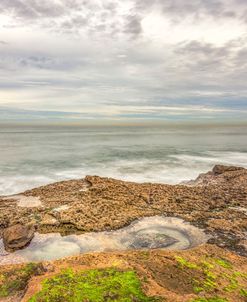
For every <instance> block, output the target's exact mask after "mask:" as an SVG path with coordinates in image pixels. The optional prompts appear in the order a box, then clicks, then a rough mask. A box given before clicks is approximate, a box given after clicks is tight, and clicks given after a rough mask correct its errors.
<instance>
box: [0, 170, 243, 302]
mask: <svg viewBox="0 0 247 302" xmlns="http://www.w3.org/2000/svg"><path fill="white" fill-rule="evenodd" d="M143 217H147V218H145V219H147V220H149V219H150V220H152V219H151V218H152V217H164V219H166V218H169V217H173V218H172V219H174V220H176V219H178V218H179V219H180V220H181V219H183V220H184V221H185V223H190V224H191V225H194V226H196V227H199V228H201V230H202V231H204V232H206V234H207V236H208V238H209V239H208V242H207V244H205V243H203V242H202V244H200V245H198V246H196V247H193V246H192V248H189V249H188V250H185V251H178V250H174V251H168V250H162V249H156V248H155V249H153V250H152V249H151V250H147V249H146V250H145V249H144V250H143V249H142V248H143V247H145V246H146V244H149V242H150V240H152V238H153V237H152V236H151V237H150V236H149V235H148V236H147V235H145V236H144V237H140V238H141V241H137V242H135V241H134V245H137V248H138V247H140V249H139V248H138V249H137V250H136V251H126V252H120V251H112V252H107V253H88V254H84V255H78V256H73V257H69V258H64V259H61V260H56V261H50V262H49V261H42V262H41V263H36V264H32V263H28V264H12V265H2V266H0V301H1V302H33V301H39V302H40V301H41V302H43V301H77V300H76V299H75V298H73V297H72V298H71V296H70V298H68V297H67V296H66V295H67V294H66V292H64V293H62V292H60V288H62V287H63V286H64V285H63V284H62V283H59V282H63V280H65V279H66V278H69V279H68V280H69V281H66V282H69V284H71V286H72V292H71V294H72V295H75V296H76V295H78V294H79V295H80V292H79V293H78V292H76V286H77V285H78V287H79V288H80V286H82V287H83V286H84V285H85V280H84V279H83V278H82V276H84V275H85V274H94V275H95V276H96V279H95V280H94V279H90V280H91V281H92V282H91V284H90V286H91V288H92V290H94V289H93V288H95V286H96V288H98V286H99V284H98V281H97V280H98V279H97V278H98V277H99V276H104V278H105V279H104V281H102V282H104V284H103V285H102V286H103V287H104V288H105V286H106V284H107V282H108V279H109V282H112V281H111V280H112V279H111V278H113V279H114V278H120V279H121V278H122V279H121V282H122V283H121V284H122V285H121V286H123V290H124V291H126V290H127V289H128V288H129V285H128V284H125V283H124V281H123V280H125V279H124V278H125V276H126V274H127V275H128V276H129V275H131V276H132V278H133V280H132V281H131V282H132V283H131V284H136V287H135V289H133V290H135V292H136V296H135V297H133V296H130V300H128V301H167V302H176V301H177V302H191V301H193V302H198V301H199V302H201V301H203V302H211V301H213V302H231V301H232V302H233V301H234V302H238V301H239V302H244V301H246V298H247V275H246V270H247V260H246V256H247V238H246V234H247V170H246V169H244V168H240V167H229V166H219V165H218V166H215V167H214V168H213V170H212V171H209V172H208V173H205V174H201V175H199V177H198V178H197V179H196V180H194V181H190V182H187V183H183V184H179V185H165V184H152V183H143V184H139V183H133V182H125V181H121V180H115V179H110V178H103V177H98V176H87V177H86V178H85V179H81V180H70V181H63V182H58V183H54V184H50V185H47V186H43V187H39V188H35V189H32V190H28V191H25V192H23V193H21V194H19V195H15V196H7V197H6V196H2V197H0V240H2V239H3V241H4V244H5V247H6V248H7V250H8V251H10V252H13V251H14V250H17V249H20V248H25V247H26V246H27V245H29V244H30V242H32V239H33V238H34V239H33V240H34V241H35V237H34V235H35V232H38V233H41V234H42V233H43V234H49V236H53V234H52V233H54V232H59V233H60V234H62V235H63V236H64V235H68V234H87V232H100V231H111V230H119V229H121V228H123V227H125V226H129V225H130V224H131V223H132V222H133V221H135V220H138V221H141V218H143ZM148 217H150V218H148ZM175 217H177V218H175ZM179 219H178V220H179ZM134 225H135V224H134ZM137 225H138V224H137ZM113 233H114V232H113ZM127 233H128V232H127ZM96 234H100V233H96ZM117 236H118V235H117ZM143 238H144V241H145V242H144V241H143V240H142V239H143ZM159 240H160V241H159V242H158V246H159V244H163V243H165V244H168V243H169V244H171V242H172V241H171V240H173V239H172V238H171V237H169V236H167V237H163V238H159ZM206 240H207V239H206ZM162 242H163V243H162ZM173 242H174V241H173ZM204 242H205V241H204ZM31 245H32V243H31V244H30V246H31ZM55 245H56V244H55ZM25 250H26V249H24V250H23V251H25ZM0 252H1V251H0ZM2 252H3V253H4V251H2ZM3 257H4V255H3ZM65 269H68V270H69V271H68V272H67V273H66V271H65ZM83 274H84V275H83ZM54 276H55V277H54ZM85 276H86V275H85ZM90 276H91V275H90ZM97 276H98V277H97ZM116 276H117V277H116ZM53 277H54V278H55V279H54V280H56V282H58V281H57V280H60V281H59V282H58V283H57V285H56V282H55V283H54V280H53V279H52V278H53ZM44 280H45V282H46V284H52V288H51V289H52V290H51V291H50V290H49V291H48V292H46V291H45V289H44V288H43V287H42V284H43V282H44ZM83 280H84V281H83ZM86 280H87V278H86ZM138 280H140V281H138ZM83 282H84V283H83ZM94 282H96V283H94ZM118 282H120V281H118ZM73 284H74V285H73ZM110 284H111V283H110ZM118 284H119V283H118ZM47 286H48V285H47ZM56 286H58V287H56ZM66 286H67V285H66ZM86 286H89V284H88V283H87V284H86ZM107 286H108V285H107ZM118 286H119V285H118ZM96 288H95V290H96ZM57 289H58V291H59V294H57V293H56V290H57ZM115 291H116V290H115V289H109V290H107V292H106V293H102V294H103V296H102V298H101V300H99V301H115V300H116V299H117V298H116V297H119V299H120V296H118V295H120V292H121V290H120V289H119V290H118V291H117V293H115ZM113 292H114V293H115V294H113ZM47 295H48V296H47ZM53 295H55V296H56V297H57V299H58V300H56V299H55V298H54V297H55V296H53ZM105 295H106V296H105ZM116 295H117V296H116ZM131 295H132V294H131ZM137 296H138V297H139V298H136V297H137ZM106 297H107V298H106ZM131 297H132V298H131ZM47 299H48V300H47ZM49 299H50V300H49ZM59 299H60V300H59ZM68 299H69V300H68ZM73 299H74V300H73ZM114 299H115V300H114ZM133 299H134V300H133ZM83 301H84V300H83ZM85 301H90V302H91V301H94V300H90V299H89V298H87V299H86V300H85ZM116 301H118V300H116ZM119 301H122V300H119Z"/></svg>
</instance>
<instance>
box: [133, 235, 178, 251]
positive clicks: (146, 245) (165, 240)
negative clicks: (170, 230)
mask: <svg viewBox="0 0 247 302" xmlns="http://www.w3.org/2000/svg"><path fill="white" fill-rule="evenodd" d="M176 242H178V240H177V239H176V238H173V237H170V236H168V235H165V234H135V238H134V240H133V242H131V244H130V246H129V247H130V248H132V249H158V248H164V247H168V246H171V245H173V244H174V243H176Z"/></svg>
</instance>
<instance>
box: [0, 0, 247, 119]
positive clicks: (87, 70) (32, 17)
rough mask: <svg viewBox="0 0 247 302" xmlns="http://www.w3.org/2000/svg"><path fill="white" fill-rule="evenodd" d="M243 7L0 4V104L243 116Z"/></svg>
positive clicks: (212, 3)
mask: <svg viewBox="0 0 247 302" xmlns="http://www.w3.org/2000/svg"><path fill="white" fill-rule="evenodd" d="M245 10H247V4H246V2H245V1H241V0H229V1H221V0H207V1H206V0H191V1H182V0H173V1H172V0H162V1H161V0H155V1H148V0H142V1H141V0H126V1H120V0H105V1H102V0H98V1H96V0H92V1H84V0H49V1H48V0H47V1H42V2H40V1H37V0H25V1H24V0H13V1H7V0H2V1H1V2H0V26H1V34H0V41H2V42H0V87H1V91H0V105H5V106H7V107H13V108H20V107H22V108H23V109H28V108H30V109H32V110H33V111H42V112H43V111H44V112H48V111H49V112H50V111H58V112H70V113H75V112H78V113H79V114H84V113H85V114H87V116H91V117H95V116H97V117H98V116H100V117H101V118H102V117H103V116H105V117H108V116H111V117H113V116H115V117H119V118H122V117H125V118H126V116H129V117H130V116H131V117H132V118H137V117H138V118H140V117H142V116H143V117H148V118H149V117H150V116H153V117H154V118H161V117H164V118H165V117H166V116H169V117H172V116H180V117H181V118H191V116H197V115H199V113H201V114H202V115H203V116H205V117H209V116H211V117H212V116H215V117H216V116H217V117H218V116H224V117H226V116H228V117H230V116H231V114H232V116H235V117H236V116H237V114H240V112H241V116H244V115H245V116H247V114H246V103H247V87H246V80H247V71H246V70H247V69H246V67H247V66H246V65H247V63H246V62H247V36H246V29H247V23H246V22H245V21H244V16H243V12H244V11H245ZM5 41H6V42H5ZM3 46H4V47H3ZM96 113H97V114H96ZM73 116H74V117H75V116H76V115H73Z"/></svg>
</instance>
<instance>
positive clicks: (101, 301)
mask: <svg viewBox="0 0 247 302" xmlns="http://www.w3.org/2000/svg"><path fill="white" fill-rule="evenodd" d="M63 301H66V302H81V301H87V302H105V301H116V302H132V301H136V302H153V301H158V299H157V298H155V297H148V296H146V295H145V294H144V293H143V291H142V289H141V283H140V280H139V279H138V277H137V275H136V273H135V272H134V271H120V270H117V269H113V268H112V269H101V270H99V269H94V270H88V271H81V272H74V271H73V270H72V269H67V270H66V271H64V272H62V273H61V274H59V275H56V276H54V277H51V278H48V279H45V280H44V281H43V283H42V290H41V291H40V292H38V293H37V294H35V295H34V296H33V297H32V298H31V299H29V302H63Z"/></svg>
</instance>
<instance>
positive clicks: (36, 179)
mask: <svg viewBox="0 0 247 302" xmlns="http://www.w3.org/2000/svg"><path fill="white" fill-rule="evenodd" d="M246 142H247V125H244V124H242V125H241V124H239V125H237V124H235V125H234V126H233V125H230V124H229V125H227V124H224V125H223V124H221V125H217V124H215V125H213V124H210V123H208V124H206V123H204V124H203V125H200V124H196V123H195V124H191V125H186V124H184V125H183V124H178V125H175V124H174V123H173V124H169V123H167V124H163V125H162V124H160V125H159V124H153V125H151V126H150V125H145V124H144V125H138V126H135V125H125V126H116V125H115V126H107V125H102V126H99V125H98V126H90V125H70V126H68V125H56V126H45V125H42V126H41V125H31V124H30V125H4V124H1V125H0V195H8V194H15V193H19V192H22V191H24V190H26V189H31V188H34V187H37V186H40V185H46V184H49V183H52V182H55V181H60V180H68V179H75V178H76V179H77V178H83V177H85V176H86V175H99V176H104V177H113V178H116V179H122V180H128V181H136V182H158V183H168V184H176V183H180V182H181V181H185V180H190V179H194V178H196V177H197V176H198V175H199V174H200V173H203V172H207V171H208V170H210V169H212V167H213V166H214V165H215V164H225V165H238V166H243V167H247V143H246Z"/></svg>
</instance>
